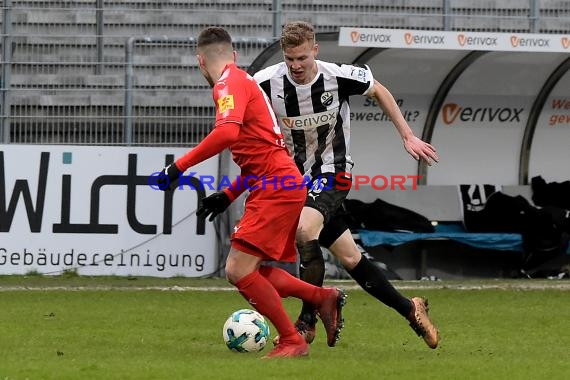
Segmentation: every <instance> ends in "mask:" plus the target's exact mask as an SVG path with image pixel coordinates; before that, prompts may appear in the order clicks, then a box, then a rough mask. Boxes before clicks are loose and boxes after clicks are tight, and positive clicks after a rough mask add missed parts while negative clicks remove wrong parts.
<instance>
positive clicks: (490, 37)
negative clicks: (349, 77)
mask: <svg viewBox="0 0 570 380" xmlns="http://www.w3.org/2000/svg"><path fill="white" fill-rule="evenodd" d="M338 44H339V46H349V47H377V48H408V49H448V50H483V51H513V52H549V53H552V52H559V53H560V52H562V53H568V52H570V34H569V35H565V34H530V33H491V32H489V33H487V32H451V31H427V30H406V29H382V28H352V27H341V28H340V31H339V40H338Z"/></svg>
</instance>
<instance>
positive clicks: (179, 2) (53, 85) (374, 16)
mask: <svg viewBox="0 0 570 380" xmlns="http://www.w3.org/2000/svg"><path fill="white" fill-rule="evenodd" d="M2 4H3V5H2V7H1V12H2V17H1V18H0V19H1V20H2V35H1V43H2V50H1V51H2V57H1V65H2V67H1V69H2V70H1V75H2V77H1V78H0V79H1V86H0V87H1V88H0V95H1V96H0V107H1V108H0V142H4V143H8V142H11V143H43V144H45V143H49V144H133V145H151V144H152V145H184V146H191V145H193V144H195V143H197V142H198V141H199V140H201V139H202V138H203V136H204V135H205V134H207V133H208V131H209V129H210V124H211V122H212V120H213V108H212V102H211V94H210V90H209V89H208V87H207V84H206V82H205V80H204V79H203V78H202V77H201V74H200V72H199V70H198V68H197V66H196V60H195V55H194V51H193V46H192V42H191V41H192V40H193V38H194V37H195V36H197V34H198V32H199V31H200V30H201V29H202V28H204V27H205V26H209V25H221V26H224V27H225V28H227V29H228V30H229V31H230V33H231V34H232V36H233V37H235V39H236V41H241V42H240V43H239V44H238V45H239V46H237V47H238V50H239V53H240V57H239V59H238V64H239V65H240V66H241V67H244V68H247V67H248V66H249V65H250V64H251V63H252V62H253V60H254V59H255V58H256V57H257V55H258V54H259V53H260V52H262V51H263V50H264V49H265V48H266V47H267V46H269V45H270V44H271V43H273V42H274V41H275V40H276V39H277V38H278V36H279V34H280V32H281V27H282V24H283V23H285V22H288V21H291V20H296V19H303V20H307V21H310V22H312V23H313V24H314V25H315V27H316V29H317V32H330V31H336V30H337V29H338V27H340V26H354V27H386V28H406V29H424V30H471V31H497V32H536V33H568V32H569V31H570V2H561V1H554V0H496V1H486V2H484V3H478V2H472V1H467V0H413V1H412V0H404V1H399V2H394V1H391V0H361V1H353V2H346V1H345V0H305V1H300V0H257V1H250V2H247V3H243V4H240V3H238V2H234V1H230V0H228V1H223V0H222V1H217V2H215V3H212V2H211V1H207V0H193V1H192V0H171V1H168V2H165V1H160V0H122V1H104V0H4V1H3V3H2ZM133 36H140V37H133Z"/></svg>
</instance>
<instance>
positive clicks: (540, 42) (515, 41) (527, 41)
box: [511, 35, 550, 48]
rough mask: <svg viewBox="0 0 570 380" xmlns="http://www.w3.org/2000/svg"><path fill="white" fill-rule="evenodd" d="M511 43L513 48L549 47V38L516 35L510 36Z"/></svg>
mask: <svg viewBox="0 0 570 380" xmlns="http://www.w3.org/2000/svg"><path fill="white" fill-rule="evenodd" d="M511 45H512V46H513V47H514V48H518V47H541V48H544V47H550V39H549V38H535V37H525V38H522V37H518V36H516V35H513V36H511Z"/></svg>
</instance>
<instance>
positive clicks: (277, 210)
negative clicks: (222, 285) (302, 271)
mask: <svg viewBox="0 0 570 380" xmlns="http://www.w3.org/2000/svg"><path fill="white" fill-rule="evenodd" d="M306 197H307V189H306V188H304V187H300V186H297V187H296V188H295V189H274V188H272V187H271V186H269V187H267V188H259V189H256V190H253V191H251V193H250V194H249V196H248V197H247V199H246V201H245V212H244V214H243V217H242V218H241V220H240V221H239V223H238V224H237V225H236V226H235V227H234V232H233V234H232V237H231V240H232V246H233V247H234V248H235V249H238V250H240V251H243V252H246V253H249V254H251V255H255V256H258V257H261V258H263V259H264V260H276V261H284V262H295V261H296V260H297V251H296V248H295V234H296V232H297V225H298V224H299V216H300V215H301V210H302V209H303V206H304V205H305V199H306Z"/></svg>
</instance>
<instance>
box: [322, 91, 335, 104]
mask: <svg viewBox="0 0 570 380" xmlns="http://www.w3.org/2000/svg"><path fill="white" fill-rule="evenodd" d="M332 102H333V94H331V93H330V92H329V91H325V92H323V94H322V95H321V103H322V104H323V106H325V107H328V106H330V105H331V104H332Z"/></svg>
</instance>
